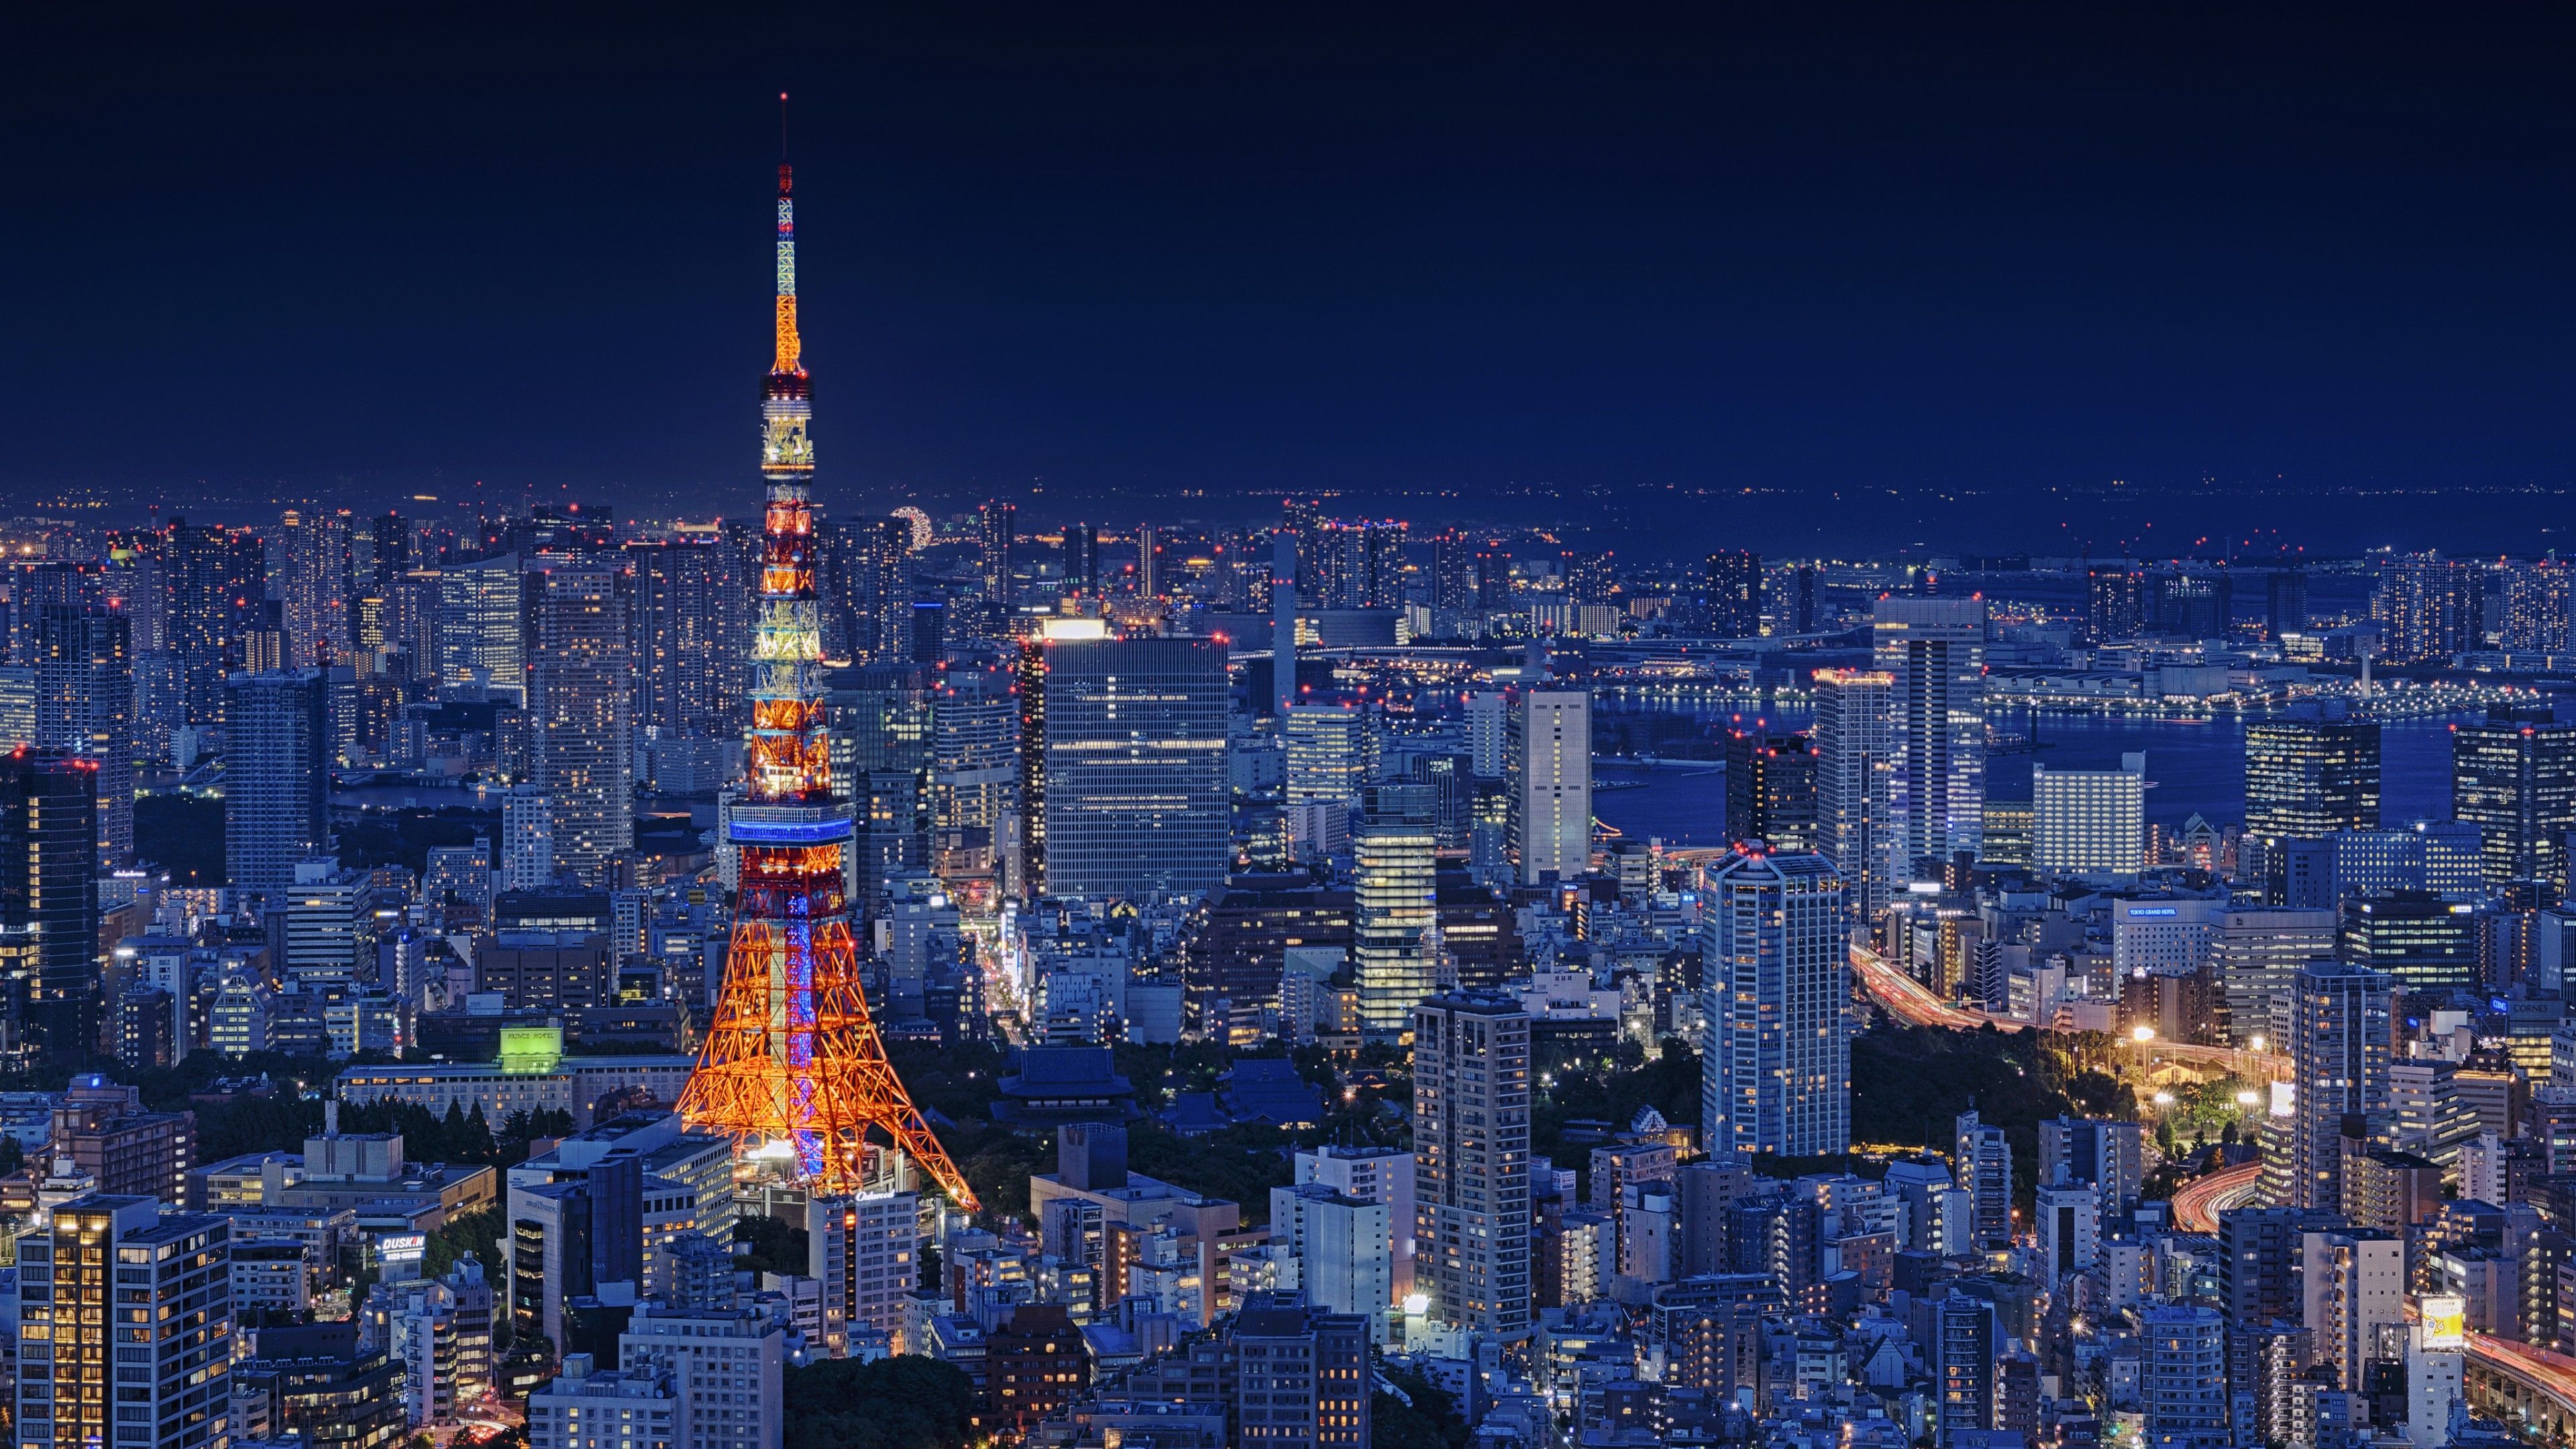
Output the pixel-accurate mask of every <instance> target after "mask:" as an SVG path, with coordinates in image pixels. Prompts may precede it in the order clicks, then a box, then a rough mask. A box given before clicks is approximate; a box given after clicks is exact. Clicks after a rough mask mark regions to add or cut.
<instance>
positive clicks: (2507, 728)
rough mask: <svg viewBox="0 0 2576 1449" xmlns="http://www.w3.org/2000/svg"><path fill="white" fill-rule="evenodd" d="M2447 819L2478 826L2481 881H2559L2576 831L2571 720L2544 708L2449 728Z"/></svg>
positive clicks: (2575, 734)
mask: <svg viewBox="0 0 2576 1449" xmlns="http://www.w3.org/2000/svg"><path fill="white" fill-rule="evenodd" d="M2451 818H2452V819H2454V820H2463V821H2467V822H2469V823H2470V824H2473V825H2475V826H2477V827H2478V830H2479V832H2480V834H2481V836H2482V837H2483V839H2484V844H2485V849H2484V851H2483V855H2484V859H2485V865H2486V871H2485V874H2486V883H2487V884H2488V885H2489V886H2498V885H2502V884H2504V883H2505V882H2506V881H2513V880H2548V881H2564V880H2565V879H2566V877H2567V851H2566V841H2567V832H2568V831H2569V830H2570V829H2576V724H2561V723H2559V722H2558V721H2557V720H2556V718H2555V717H2554V716H2553V715H2552V714H2551V713H2550V712H2549V711H2548V710H2546V709H2518V710H2493V711H2490V712H2489V713H2488V715H2487V717H2486V719H2485V720H2484V721H2483V722H2480V723H2477V724H2464V725H2453V726H2451Z"/></svg>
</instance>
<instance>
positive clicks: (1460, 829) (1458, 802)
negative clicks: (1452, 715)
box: [1413, 754, 1476, 854]
mask: <svg viewBox="0 0 2576 1449" xmlns="http://www.w3.org/2000/svg"><path fill="white" fill-rule="evenodd" d="M1413 783H1415V784H1417V785H1420V786H1421V787H1423V788H1424V789H1426V790H1428V791H1430V792H1431V833H1432V837H1433V839H1434V840H1435V841H1436V842H1437V843H1438V845H1439V848H1440V851H1441V853H1443V854H1457V853H1459V852H1463V851H1464V850H1466V849H1467V841H1468V824H1469V822H1470V821H1471V820H1473V819H1474V818H1475V797H1476V772H1475V768H1474V762H1473V761H1472V760H1471V759H1470V758H1469V757H1468V756H1466V755H1450V754H1440V755H1428V754H1426V755H1415V756H1414V757H1413Z"/></svg>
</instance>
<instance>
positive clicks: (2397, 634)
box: [2370, 554, 2487, 664]
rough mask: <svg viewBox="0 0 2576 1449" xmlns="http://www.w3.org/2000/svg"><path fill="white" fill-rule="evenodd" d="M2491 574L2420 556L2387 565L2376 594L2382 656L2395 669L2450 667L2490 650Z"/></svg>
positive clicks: (2373, 603)
mask: <svg viewBox="0 0 2576 1449" xmlns="http://www.w3.org/2000/svg"><path fill="white" fill-rule="evenodd" d="M2486 593H2487V584H2486V570H2485V569H2484V568H2482V567H2480V566H2479V565H2477V564H2474V563H2467V562H2463V561H2460V560H2456V559H2445V558H2437V557H2435V556H2434V555H2431V554H2418V555H2413V556H2410V557H2407V558H2400V559H2387V560H2383V561H2382V562H2381V564H2380V566H2379V583H2378V586H2377V587H2376V588H2374V589H2373V590H2372V591H2371V595H2370V617H2371V620H2372V621H2373V622H2374V623H2376V624H2378V625H2379V645H2380V649H2379V657H2380V658H2382V659H2385V660H2387V661H2389V662H2390V663H2393V664H2418V663H2425V662H2428V661H2429V662H2440V663H2446V662H2448V661H2449V660H2450V658H2451V656H2452V655H2454V654H2459V653H2462V652H2464V651H2466V650H2471V649H2483V648H2485V647H2486Z"/></svg>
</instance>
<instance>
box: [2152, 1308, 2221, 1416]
mask: <svg viewBox="0 0 2576 1449" xmlns="http://www.w3.org/2000/svg"><path fill="white" fill-rule="evenodd" d="M2140 1317H2141V1320H2142V1322H2143V1325H2144V1326H2143V1329H2142V1331H2141V1332H2140V1334H2139V1337H2140V1338H2141V1339H2143V1340H2144V1341H2145V1344H2146V1365H2145V1373H2144V1375H2143V1378H2144V1386H2143V1390H2142V1392H2141V1393H2140V1395H2139V1396H2140V1397H2141V1398H2143V1399H2144V1400H2145V1401H2146V1409H2147V1432H2146V1436H2145V1438H2144V1440H2143V1441H2142V1442H2143V1444H2144V1445H2145V1446H2146V1449H2225V1446H2226V1445H2229V1444H2232V1443H2234V1442H2235V1439H2234V1436H2233V1434H2232V1433H2231V1432H2230V1430H2231V1423H2232V1421H2231V1418H2230V1415H2229V1410H2228V1402H2227V1319H2226V1318H2225V1317H2224V1316H2222V1315H2221V1314H2220V1313H2219V1311H2218V1310H2217V1309H2215V1308H2202V1307H2197V1306H2192V1305H2186V1304H2165V1305H2162V1306H2159V1307H2154V1308H2149V1309H2147V1310H2146V1311H2145V1313H2143V1314H2142V1315H2140Z"/></svg>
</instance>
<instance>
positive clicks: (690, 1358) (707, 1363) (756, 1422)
mask: <svg viewBox="0 0 2576 1449" xmlns="http://www.w3.org/2000/svg"><path fill="white" fill-rule="evenodd" d="M617 1353H618V1366H619V1367H620V1368H621V1369H622V1370H623V1371H625V1372H627V1373H642V1372H647V1371H650V1372H656V1373H660V1374H666V1375H668V1376H669V1377H670V1379H671V1387H672V1397H673V1398H674V1399H676V1400H677V1401H678V1402H679V1404H680V1405H681V1412H680V1427H679V1429H678V1432H677V1433H676V1434H675V1435H674V1437H673V1439H672V1443H671V1449H682V1446H686V1449H779V1446H780V1444H781V1443H782V1442H784V1438H785V1431H786V1420H785V1409H786V1396H787V1388H786V1364H787V1330H786V1327H785V1325H783V1324H781V1323H779V1322H778V1321H777V1320H776V1319H774V1318H772V1317H771V1316H770V1315H769V1314H768V1313H767V1312H765V1311H746V1312H739V1313H717V1312H701V1311H690V1310H683V1309H674V1308H664V1307H659V1306H655V1305H652V1304H646V1305H643V1306H639V1307H638V1308H637V1309H636V1310H635V1316H634V1317H633V1318H631V1319H629V1320H627V1324H626V1331H625V1332H624V1333H622V1334H620V1335H618V1339H617ZM582 1449H590V1446H589V1445H588V1444H587V1443H585V1444H584V1445H583V1446H582ZM603 1449H604V1446H603Z"/></svg>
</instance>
